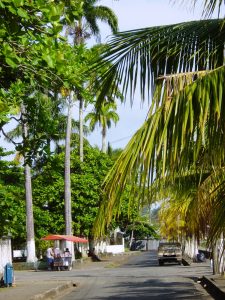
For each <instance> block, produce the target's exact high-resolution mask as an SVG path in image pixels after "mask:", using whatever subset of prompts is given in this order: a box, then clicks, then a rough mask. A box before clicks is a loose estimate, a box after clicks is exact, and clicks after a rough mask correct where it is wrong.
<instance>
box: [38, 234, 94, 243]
mask: <svg viewBox="0 0 225 300" xmlns="http://www.w3.org/2000/svg"><path fill="white" fill-rule="evenodd" d="M41 239H42V240H44V241H53V240H64V241H71V242H73V243H88V240H86V239H84V238H81V237H78V236H74V235H60V234H49V235H47V236H45V237H43V238H41Z"/></svg>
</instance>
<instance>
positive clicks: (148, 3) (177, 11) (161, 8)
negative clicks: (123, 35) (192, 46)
mask: <svg viewBox="0 0 225 300" xmlns="http://www.w3.org/2000/svg"><path fill="white" fill-rule="evenodd" d="M181 2H183V4H181ZM187 2H189V3H187ZM190 2H191V0H189V1H180V2H179V1H176V3H174V1H169V0H102V1H100V2H99V4H100V5H105V6H108V7H110V8H112V9H113V11H114V12H115V14H116V15H117V17H118V20H119V29H120V31H125V30H130V29H137V28H144V27H151V26H157V25H167V24H174V23H180V22H184V21H190V20H198V19H200V18H201V12H202V9H201V8H200V7H196V9H195V10H194V11H193V9H190V6H189V4H190ZM200 2H201V1H200ZM184 3H185V4H184ZM99 24H100V23H99ZM100 28H101V34H102V42H105V41H107V39H109V38H110V37H109V35H110V31H109V30H108V28H107V26H106V25H103V24H100ZM88 110H90V108H88ZM147 112H148V103H147V102H146V103H144V105H140V97H139V95H138V93H137V94H136V96H135V101H134V105H133V107H132V108H131V107H130V101H129V99H127V101H126V103H125V105H124V104H123V105H120V106H119V107H118V114H119V116H120V121H119V122H118V123H117V125H116V126H115V125H114V124H113V125H112V127H111V128H110V129H109V130H108V134H107V140H108V141H109V142H110V143H111V144H112V146H113V148H123V147H125V146H126V144H127V143H128V141H129V139H130V138H131V136H132V135H133V134H134V133H135V132H136V130H137V129H138V128H139V127H140V126H141V125H142V124H143V122H144V120H145V118H146V115H147ZM88 140H89V141H90V142H91V144H92V145H98V146H101V130H100V129H99V128H97V129H96V130H95V132H94V133H92V134H91V135H89V136H88Z"/></svg>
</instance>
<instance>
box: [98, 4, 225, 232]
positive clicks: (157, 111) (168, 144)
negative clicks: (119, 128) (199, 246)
mask: <svg viewBox="0 0 225 300" xmlns="http://www.w3.org/2000/svg"><path fill="white" fill-rule="evenodd" d="M195 2H197V0H196V1H195ZM203 2H204V14H205V15H207V16H211V14H212V12H213V11H214V10H215V9H216V8H218V9H220V8H222V6H224V4H223V3H222V2H221V1H219V0H218V1H217V0H205V1H203ZM224 43H225V26H224V19H204V20H201V21H193V22H185V23H180V24H174V25H167V26H157V27H151V28H145V29H138V30H132V31H127V32H121V33H118V34H117V35H115V36H114V37H113V39H112V40H111V42H110V43H109V45H108V49H107V51H106V52H105V53H104V55H103V56H102V63H100V62H98V65H95V68H98V67H99V68H100V67H102V66H104V65H105V64H108V63H111V68H109V69H108V70H107V71H106V72H105V74H104V75H103V76H102V77H101V79H102V90H103V92H104V90H105V88H106V87H107V86H108V85H110V83H111V82H114V87H115V88H116V87H117V86H118V85H121V86H122V88H123V92H124V93H127V92H128V88H129V91H130V92H131V97H132V99H133V96H134V92H135V88H136V85H137V82H138V78H139V83H140V87H141V96H142V99H145V98H146V95H149V94H150V92H149V91H152V92H153V94H154V97H153V99H152V105H151V108H150V110H149V114H148V117H147V120H146V121H145V123H144V124H143V126H142V127H141V128H140V129H139V130H138V131H137V132H136V134H135V135H134V137H133V138H132V139H131V141H130V142H129V143H128V145H127V147H126V149H125V150H124V152H123V153H122V154H121V156H120V158H119V159H118V161H117V162H116V164H115V165H114V167H113V169H112V170H111V172H110V173H109V174H108V176H107V178H106V180H105V182H104V191H105V194H106V195H107V197H106V198H105V201H103V203H102V207H101V209H100V213H99V217H98V224H99V227H96V230H97V231H98V233H99V234H100V233H101V232H102V231H103V230H104V226H105V225H107V224H108V223H109V222H110V220H111V217H112V207H116V208H119V202H120V195H121V194H122V190H123V188H124V185H125V184H126V183H127V182H128V181H129V182H130V180H131V181H132V182H133V185H136V184H137V183H138V184H139V186H140V189H142V190H143V192H145V191H146V186H148V187H150V186H151V184H152V182H153V181H154V180H155V178H159V179H160V178H162V177H163V176H165V175H167V176H168V175H173V174H174V173H175V172H181V171H182V170H184V169H185V170H187V168H188V166H190V165H192V164H195V166H196V165H197V164H199V161H201V159H202V157H201V155H202V152H203V151H204V152H206V153H207V157H208V160H205V163H201V166H202V168H204V167H205V165H206V164H208V165H210V166H211V168H212V166H221V165H223V164H224V151H225V147H224V121H225V120H224V115H225V105H224V103H225V90H224V79H225V67H224ZM168 74H169V75H168ZM146 91H147V94H146ZM103 96H104V95H103ZM102 99H103V97H100V98H99V101H102ZM190 151H191V153H192V155H190ZM205 157H206V156H205ZM104 216H105V218H104ZM223 219H224V218H223ZM220 220H221V222H220V224H223V221H222V219H220ZM222 227H223V226H220V228H222ZM217 228H218V230H219V226H218V227H217Z"/></svg>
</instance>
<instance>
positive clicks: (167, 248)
mask: <svg viewBox="0 0 225 300" xmlns="http://www.w3.org/2000/svg"><path fill="white" fill-rule="evenodd" d="M158 261H159V265H160V266H161V265H163V264H164V263H165V262H177V263H178V264H181V263H182V249H181V244H180V243H159V247H158Z"/></svg>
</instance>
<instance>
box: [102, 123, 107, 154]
mask: <svg viewBox="0 0 225 300" xmlns="http://www.w3.org/2000/svg"><path fill="white" fill-rule="evenodd" d="M106 150H107V147H106V127H104V126H103V128H102V152H103V153H106Z"/></svg>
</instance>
